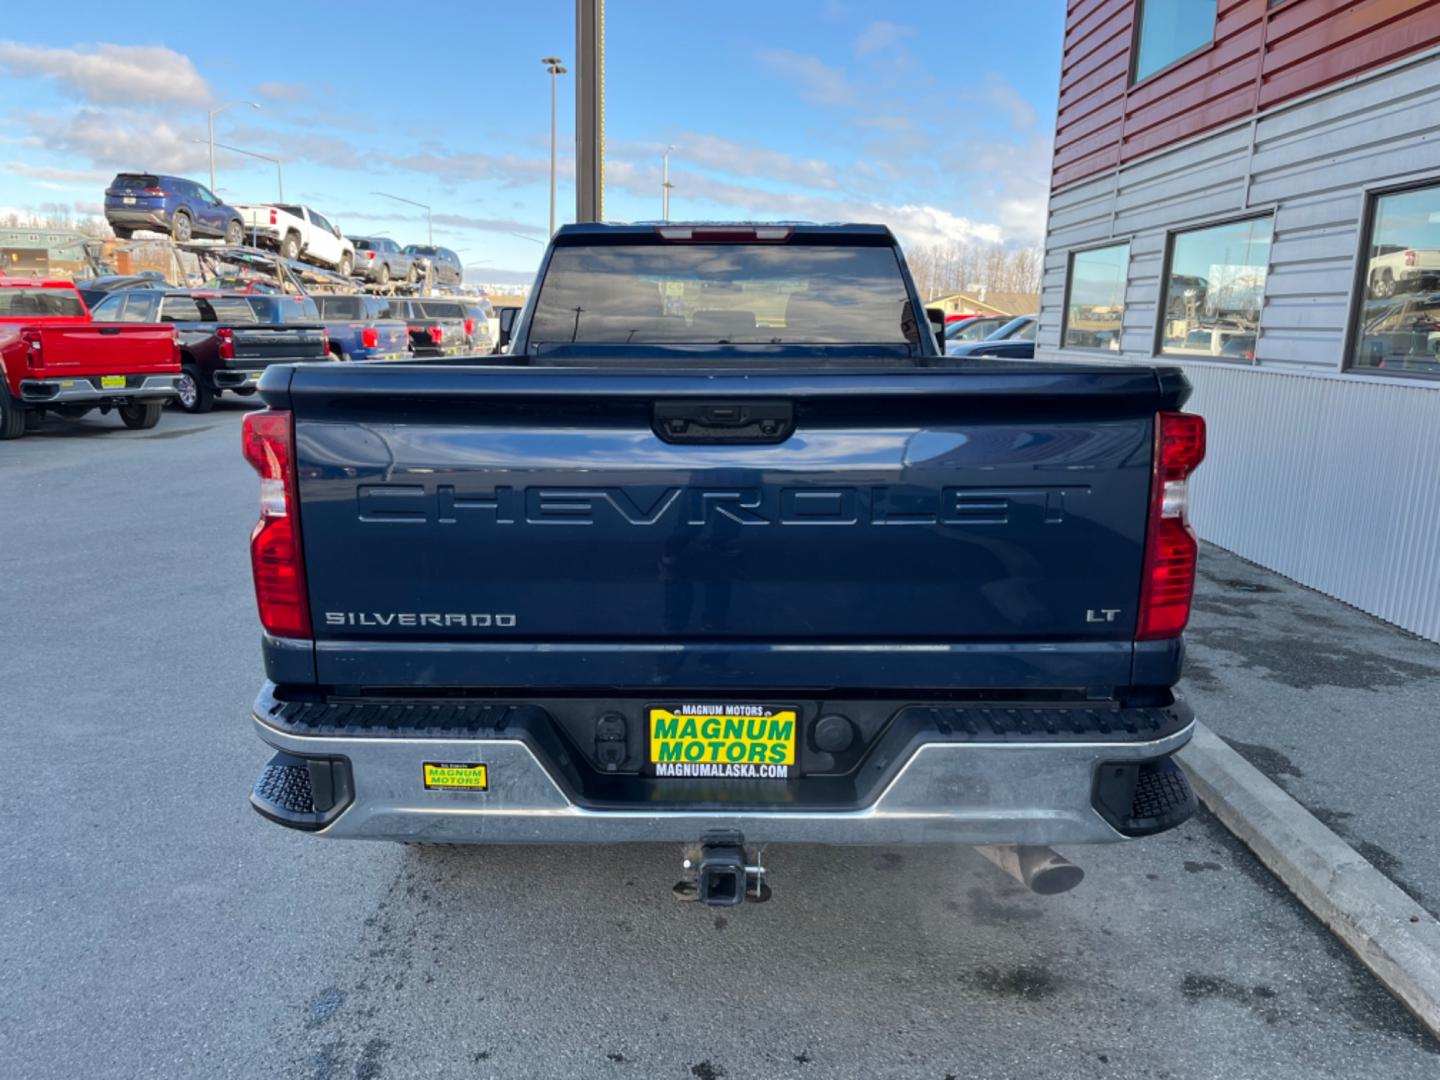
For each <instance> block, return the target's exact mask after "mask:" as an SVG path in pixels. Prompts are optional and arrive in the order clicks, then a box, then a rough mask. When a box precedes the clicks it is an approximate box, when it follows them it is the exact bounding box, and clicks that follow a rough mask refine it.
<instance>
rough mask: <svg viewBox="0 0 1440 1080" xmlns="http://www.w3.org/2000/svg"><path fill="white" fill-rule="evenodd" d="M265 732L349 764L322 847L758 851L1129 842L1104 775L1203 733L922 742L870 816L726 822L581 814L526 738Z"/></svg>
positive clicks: (691, 815) (861, 812) (684, 816)
mask: <svg viewBox="0 0 1440 1080" xmlns="http://www.w3.org/2000/svg"><path fill="white" fill-rule="evenodd" d="M254 721H255V725H256V730H257V733H258V734H259V736H260V738H261V739H263V740H264V741H265V742H266V743H267V744H269V745H270V746H272V747H274V748H275V749H276V750H277V751H281V752H283V753H284V754H290V755H297V756H298V757H301V758H329V759H343V761H344V762H346V763H348V770H349V774H350V775H349V777H347V782H348V783H349V784H350V785H352V786H353V795H350V796H347V797H349V800H350V801H349V803H348V805H346V806H345V807H344V808H343V809H342V810H341V811H340V812H339V816H338V817H335V818H334V820H332V821H329V822H328V824H325V825H324V827H323V828H320V829H318V830H317V831H318V832H319V834H320V835H324V836H331V837H341V838H351V839H371V840H375V839H379V840H402V841H429V842H437V843H487V844H494V843H526V844H541V843H611V842H620V841H676V842H680V843H688V842H693V841H695V840H697V839H698V838H699V837H701V836H703V835H705V834H708V833H714V832H717V831H721V830H728V831H733V832H736V833H740V834H743V836H744V837H745V839H746V842H747V843H756V844H763V843H774V842H796V843H820V844H921V843H950V844H1025V845H1050V844H1093V843H1107V842H1113V841H1118V840H1123V839H1126V836H1125V835H1123V834H1122V833H1121V832H1119V831H1118V830H1117V829H1116V828H1115V827H1113V826H1112V825H1111V824H1110V823H1109V822H1108V821H1107V820H1106V819H1105V818H1104V817H1102V816H1101V814H1100V813H1099V812H1098V811H1097V810H1096V808H1095V790H1096V780H1097V775H1098V772H1099V770H1100V769H1101V768H1102V767H1103V766H1105V765H1115V764H1117V763H1127V762H1129V763H1134V762H1150V761H1155V760H1156V759H1164V758H1167V757H1168V755H1170V754H1172V753H1174V752H1175V751H1176V750H1179V749H1180V748H1181V747H1182V746H1184V745H1185V744H1186V743H1187V742H1189V741H1190V736H1191V733H1192V730H1193V721H1192V722H1191V723H1189V724H1187V725H1186V726H1185V727H1184V728H1183V729H1181V730H1179V731H1176V732H1174V733H1171V734H1168V735H1166V736H1165V737H1163V738H1157V739H1153V740H1149V741H1122V740H1119V739H1117V740H1116V741H1094V742H1064V743H1057V742H1053V741H1051V742H1044V741H1037V742H1033V743H1030V742H1017V741H1004V742H983V741H976V742H965V743H955V742H933V743H922V744H921V745H920V746H919V747H918V749H917V750H916V751H915V752H914V754H913V755H911V756H910V758H909V760H908V761H906V762H905V764H904V765H903V767H901V768H900V769H899V771H898V772H897V773H896V774H895V775H894V776H893V778H892V779H891V780H890V781H889V783H888V784H887V785H886V786H885V787H884V788H883V789H882V790H881V792H880V794H879V796H878V798H876V799H875V800H874V801H873V803H871V804H870V805H868V806H864V807H861V808H857V809H849V810H837V811H825V810H807V809H782V808H780V807H778V806H777V807H775V808H770V807H765V808H762V809H742V810H719V811H717V810H701V809H688V808H673V806H672V807H670V808H666V809H657V808H654V807H651V806H647V805H645V804H636V805H633V806H625V807H621V808H604V809H597V808H590V807H586V806H582V805H579V804H578V803H577V802H576V800H575V799H572V798H571V797H570V796H569V795H567V794H566V792H565V790H564V789H563V788H562V787H561V785H560V784H559V783H557V782H556V780H555V779H554V778H553V777H552V776H551V774H550V773H549V772H548V771H547V770H546V768H545V767H544V766H543V765H542V763H541V761H540V760H539V759H538V758H537V757H536V755H535V754H534V753H533V752H532V750H531V749H530V747H529V746H528V745H527V744H526V742H525V741H523V740H521V739H515V738H454V737H449V736H447V735H444V734H441V735H438V736H437V737H425V736H424V732H423V731H417V732H416V735H415V737H396V736H394V735H385V736H381V737H366V736H364V735H363V734H356V735H349V734H346V735H344V736H336V735H297V734H294V733H292V732H287V731H283V730H280V729H279V728H277V727H276V726H274V725H273V724H271V723H270V722H269V721H268V720H267V718H264V717H262V716H261V715H260V714H259V713H258V712H257V713H256V714H255V716H254ZM425 762H431V763H437V762H465V763H484V764H485V765H486V766H487V771H488V781H489V786H488V790H486V791H454V790H427V789H426V788H425V786H424V784H423V781H422V775H423V765H424V763H425ZM302 771H303V770H302ZM1180 785H1181V787H1182V789H1183V790H1184V792H1185V793H1186V795H1187V796H1188V794H1189V793H1188V788H1187V787H1185V786H1184V781H1183V778H1182V779H1181V780H1180ZM306 787H307V790H308V782H307V783H306ZM1190 798H1191V800H1192V801H1191V803H1190V805H1191V807H1192V808H1193V796H1190ZM791 805H793V804H791ZM257 808H260V809H261V812H262V813H264V812H265V810H264V809H263V808H261V807H259V804H257ZM267 816H275V815H267ZM1183 816H1188V812H1186V814H1185V815H1183ZM1183 816H1182V817H1181V818H1179V819H1178V820H1183ZM276 820H280V819H279V818H278V817H277V818H276ZM1178 820H1177V821H1175V822H1173V823H1178ZM1166 827H1168V826H1166Z"/></svg>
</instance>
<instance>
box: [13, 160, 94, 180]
mask: <svg viewBox="0 0 1440 1080" xmlns="http://www.w3.org/2000/svg"><path fill="white" fill-rule="evenodd" d="M5 170H6V171H7V172H12V173H14V174H15V175H16V176H23V177H25V178H27V179H29V180H49V181H52V182H56V183H92V184H93V183H103V182H104V181H106V180H108V179H110V177H109V174H107V173H104V172H101V171H99V170H97V169H57V168H55V167H53V166H50V165H31V164H29V163H28V162H24V161H7V162H5Z"/></svg>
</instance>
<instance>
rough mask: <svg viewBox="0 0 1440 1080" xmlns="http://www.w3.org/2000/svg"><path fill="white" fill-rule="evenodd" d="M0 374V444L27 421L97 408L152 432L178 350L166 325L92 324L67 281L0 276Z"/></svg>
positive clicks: (176, 372) (169, 393)
mask: <svg viewBox="0 0 1440 1080" xmlns="http://www.w3.org/2000/svg"><path fill="white" fill-rule="evenodd" d="M0 370H3V372H4V378H3V379H0V439H18V438H19V437H20V436H21V435H23V434H24V433H25V426H26V419H27V417H29V416H38V415H40V414H42V413H47V412H49V413H54V414H55V415H57V416H63V417H65V418H66V419H70V420H77V419H79V418H80V417H82V416H84V415H86V414H87V413H89V412H90V411H91V410H93V409H97V408H98V409H99V410H100V411H101V412H102V413H108V412H109V411H110V410H111V409H118V410H119V412H120V419H121V420H122V421H124V423H125V426H126V427H127V428H152V427H154V426H155V425H156V424H158V423H159V422H160V410H161V409H162V408H164V406H165V403H166V402H167V401H169V400H170V399H171V398H173V397H175V395H176V389H175V383H176V381H177V380H178V378H179V376H180V351H179V347H178V345H177V344H176V340H175V328H174V327H171V326H146V325H144V324H143V323H131V322H114V323H111V322H95V321H94V320H92V319H91V317H90V311H89V309H88V308H86V307H85V301H84V300H83V299H82V298H81V296H80V293H79V292H78V291H77V290H76V288H75V286H74V285H73V284H72V283H70V282H68V281H44V280H37V279H33V278H10V277H3V276H0Z"/></svg>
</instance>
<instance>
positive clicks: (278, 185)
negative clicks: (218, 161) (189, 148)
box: [190, 139, 285, 203]
mask: <svg viewBox="0 0 1440 1080" xmlns="http://www.w3.org/2000/svg"><path fill="white" fill-rule="evenodd" d="M190 141H191V142H197V143H203V142H204V141H205V140H204V139H191V140H190ZM217 146H218V147H219V148H220V149H221V150H229V151H230V152H231V153H232V154H244V155H245V156H246V157H253V158H259V159H260V160H261V161H268V162H270V164H272V165H274V166H275V194H276V196H277V198H276V200H275V201H276V202H282V203H283V202H284V201H285V174H284V173H283V172H281V170H280V166H281V165H282V164H283V162H281V160H280V159H279V158H277V157H271V156H270V155H269V154H257V153H256V152H255V151H254V150H242V149H241V148H240V147H238V146H227V145H225V144H224V143H223V142H212V143H211V144H210V151H211V153H214V151H215V147H217ZM210 192H211V194H212V195H213V194H214V192H215V189H214V188H211V189H210Z"/></svg>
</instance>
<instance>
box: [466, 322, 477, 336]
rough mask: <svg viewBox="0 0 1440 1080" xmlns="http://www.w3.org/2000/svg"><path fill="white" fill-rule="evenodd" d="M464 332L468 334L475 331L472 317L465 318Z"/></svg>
mask: <svg viewBox="0 0 1440 1080" xmlns="http://www.w3.org/2000/svg"><path fill="white" fill-rule="evenodd" d="M465 333H466V334H467V335H468V334H473V333H475V320H474V319H466V320H465Z"/></svg>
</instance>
